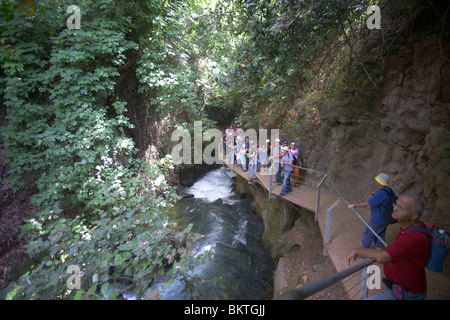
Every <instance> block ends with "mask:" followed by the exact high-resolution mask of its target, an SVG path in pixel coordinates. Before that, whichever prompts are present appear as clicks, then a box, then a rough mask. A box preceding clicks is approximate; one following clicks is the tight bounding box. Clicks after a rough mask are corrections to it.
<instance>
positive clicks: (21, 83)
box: [0, 0, 194, 299]
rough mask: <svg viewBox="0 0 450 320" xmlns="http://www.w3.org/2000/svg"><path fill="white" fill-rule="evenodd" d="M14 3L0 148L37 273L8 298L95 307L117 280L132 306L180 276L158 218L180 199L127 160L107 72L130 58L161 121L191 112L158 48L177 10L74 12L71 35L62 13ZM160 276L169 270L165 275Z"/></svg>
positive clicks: (155, 166)
mask: <svg viewBox="0 0 450 320" xmlns="http://www.w3.org/2000/svg"><path fill="white" fill-rule="evenodd" d="M15 3H16V2H15V1H2V3H1V10H0V12H1V14H2V20H3V22H2V24H1V25H0V39H1V46H0V59H1V66H2V67H1V71H0V72H1V73H2V80H1V83H0V90H1V91H0V94H1V96H2V99H3V104H4V105H5V106H6V108H7V119H6V120H7V122H6V125H5V127H4V128H3V129H2V139H3V141H4V144H5V147H6V148H5V150H6V155H7V157H8V163H7V164H8V167H9V169H10V170H9V185H10V187H11V188H14V189H15V190H17V189H18V188H20V187H22V186H23V182H21V181H22V180H21V177H23V176H28V177H32V179H31V181H32V182H33V186H34V195H33V196H32V203H33V205H35V207H36V210H35V213H34V217H33V218H32V219H31V220H30V221H28V223H27V225H26V226H25V227H24V229H23V234H24V235H26V236H27V237H28V238H29V243H28V245H27V251H28V253H29V255H30V257H34V258H36V259H37V260H36V261H37V264H36V265H35V267H34V268H33V269H32V270H30V271H29V272H28V273H27V274H26V275H24V276H23V277H22V278H21V279H20V281H18V282H17V284H16V285H15V286H13V291H12V292H11V293H10V297H15V298H27V299H29V298H31V299H42V298H81V297H89V298H95V297H97V296H98V295H99V294H100V289H101V294H104V293H106V292H108V291H109V290H110V285H111V283H112V281H114V280H115V279H118V278H123V277H127V278H128V279H129V280H130V281H132V282H133V283H134V284H135V292H136V293H137V294H138V296H139V295H141V294H143V293H144V291H145V290H146V289H147V288H148V287H149V285H150V284H151V283H152V281H154V280H155V279H157V276H159V277H161V275H164V277H166V278H163V279H166V280H168V281H173V279H174V277H175V276H177V274H178V276H179V275H180V274H182V275H183V276H186V275H187V273H186V271H187V266H188V264H190V263H192V261H190V258H189V255H187V254H186V252H185V251H183V249H180V250H177V249H175V247H174V245H173V244H172V243H171V242H170V241H168V240H167V239H168V238H167V236H168V235H169V234H170V235H172V237H175V238H176V239H179V240H181V239H180V238H181V237H182V236H183V235H185V234H186V232H188V230H185V231H183V233H180V234H179V233H177V232H175V231H174V230H173V227H172V223H171V222H170V221H168V219H167V217H166V216H165V214H164V209H165V208H166V207H168V206H170V205H171V203H173V201H176V200H177V199H178V198H179V197H178V196H177V195H176V193H175V190H174V188H172V187H170V186H169V185H168V184H167V183H166V182H165V180H164V179H161V178H162V173H163V170H165V168H166V167H167V163H168V161H167V159H162V161H161V162H160V163H158V162H157V163H152V164H148V163H145V162H143V161H142V160H139V159H136V157H135V154H136V149H135V147H134V142H133V141H132V140H131V139H130V138H129V137H127V136H126V135H125V134H124V132H125V131H126V130H127V129H129V128H130V127H131V123H130V121H129V119H128V118H127V116H126V112H127V101H121V100H119V99H118V96H117V94H116V91H117V83H119V81H118V79H119V76H120V74H119V72H118V68H120V67H121V66H122V65H125V64H126V62H127V61H128V59H129V58H130V56H131V55H132V54H138V55H141V59H142V60H141V63H140V65H139V67H138V69H137V71H136V73H137V74H138V75H139V77H140V80H141V84H142V88H141V92H145V91H146V90H152V89H154V88H155V87H157V89H158V95H159V96H161V97H163V98H157V99H154V100H153V101H150V103H149V106H153V107H154V108H155V107H156V108H157V109H158V112H165V113H170V112H171V111H172V109H171V108H172V107H173V106H174V105H175V103H178V102H179V101H180V100H183V101H185V103H184V104H183V107H184V108H188V106H189V107H191V106H192V104H193V101H192V95H193V94H192V92H190V91H189V81H188V77H189V74H188V73H187V71H186V70H189V68H188V67H185V68H184V69H183V66H180V63H182V62H180V60H179V57H174V58H172V61H168V57H167V56H170V55H171V52H169V48H170V43H169V42H168V41H166V42H165V37H169V36H170V35H172V34H170V30H172V32H175V33H176V32H178V31H179V30H180V28H181V27H180V26H179V25H177V23H178V22H177V21H178V18H177V15H178V14H179V13H177V11H182V9H183V5H182V4H178V6H177V5H176V4H170V3H166V1H126V2H125V1H115V2H114V1H109V0H100V1H97V0H96V1H90V0H83V1H81V0H80V1H77V5H78V6H79V7H80V9H81V29H78V30H77V29H68V27H67V26H66V20H67V18H68V16H69V14H68V13H66V9H67V7H68V6H69V5H71V4H73V3H72V1H27V2H23V4H22V6H21V7H17V6H16V5H15ZM28 4H29V5H28ZM174 26H175V27H176V28H175V29H173V28H172V27H174ZM167 32H169V34H167ZM149 34H151V35H152V36H151V37H148V35H149ZM136 52H137V53H136ZM176 54H177V55H178V54H179V51H177V52H176ZM173 55H175V54H173ZM163 66H164V67H166V68H170V70H167V69H164V68H163ZM164 74H166V75H167V76H166V77H164V76H163V75H164ZM180 86H181V87H182V88H180ZM168 96H170V97H171V98H170V99H169V98H168ZM193 108H194V107H191V109H193ZM169 165H170V163H169ZM72 265H75V266H78V267H79V268H80V270H81V272H82V278H81V280H82V283H81V289H80V290H68V287H67V283H66V280H67V279H68V277H69V276H70V275H71V274H70V273H66V272H67V270H68V267H69V266H72ZM171 265H172V266H174V265H176V266H177V268H171V269H170V272H169V274H167V270H168V268H169V267H170V266H171ZM118 293H119V292H118V291H117V289H114V290H113V291H112V292H111V294H110V297H116V296H117V295H118Z"/></svg>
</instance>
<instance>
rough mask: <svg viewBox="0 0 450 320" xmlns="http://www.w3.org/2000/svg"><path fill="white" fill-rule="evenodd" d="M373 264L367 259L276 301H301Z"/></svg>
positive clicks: (290, 292)
mask: <svg viewBox="0 0 450 320" xmlns="http://www.w3.org/2000/svg"><path fill="white" fill-rule="evenodd" d="M374 262H375V260H374V259H369V260H368V261H365V262H362V263H360V264H358V265H356V266H353V267H350V268H348V269H345V270H342V271H340V272H337V273H334V274H332V275H330V276H328V277H325V278H322V279H320V280H317V281H314V282H312V283H310V284H307V285H306V286H303V287H301V288H297V289H294V290H291V291H288V292H286V293H284V294H283V295H282V296H281V297H279V298H278V299H277V300H303V299H306V298H308V297H309V296H311V295H313V294H315V293H317V292H319V291H321V290H323V289H325V288H327V287H329V286H331V285H333V284H335V283H337V282H339V281H341V280H343V279H345V278H347V277H349V276H351V275H352V274H354V273H356V272H358V271H360V270H362V269H364V268H366V267H368V266H369V265H371V264H373V263H374Z"/></svg>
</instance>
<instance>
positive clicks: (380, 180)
mask: <svg viewBox="0 0 450 320" xmlns="http://www.w3.org/2000/svg"><path fill="white" fill-rule="evenodd" d="M375 181H376V182H377V185H378V190H377V191H376V192H375V193H374V194H373V196H372V197H371V198H370V199H369V200H367V201H364V202H361V203H356V204H350V205H348V207H349V208H365V207H370V220H369V222H368V225H369V226H370V227H371V228H372V229H373V231H375V232H376V234H377V235H378V236H379V237H380V238H381V239H382V240H383V241H384V239H385V236H386V229H387V226H388V224H387V223H386V221H385V220H384V218H383V213H384V211H385V210H386V209H385V207H386V205H387V203H388V201H389V194H390V193H391V192H393V191H392V190H391V188H389V187H388V185H389V184H388V181H389V176H388V175H387V174H385V173H380V174H379V175H378V176H376V177H375ZM373 242H375V245H376V246H377V247H378V248H384V244H383V243H382V242H381V241H380V240H379V239H378V238H377V237H376V236H375V235H374V234H373V232H372V231H371V230H370V229H369V228H368V227H366V228H365V229H364V231H363V235H362V239H361V243H362V247H363V248H369V247H370V246H371V245H372V243H373Z"/></svg>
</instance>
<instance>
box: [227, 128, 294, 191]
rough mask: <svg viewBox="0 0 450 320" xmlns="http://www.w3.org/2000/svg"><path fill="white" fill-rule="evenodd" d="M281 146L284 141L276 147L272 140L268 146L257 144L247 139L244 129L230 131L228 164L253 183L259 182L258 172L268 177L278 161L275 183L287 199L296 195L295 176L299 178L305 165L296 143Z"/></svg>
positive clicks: (285, 142) (277, 143)
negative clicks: (301, 168)
mask: <svg viewBox="0 0 450 320" xmlns="http://www.w3.org/2000/svg"><path fill="white" fill-rule="evenodd" d="M227 135H228V136H231V137H232V138H230V137H227ZM280 142H281V141H280V139H275V141H274V144H273V145H272V142H271V141H270V139H267V140H266V143H265V144H263V145H261V146H260V145H258V143H257V142H255V141H251V140H250V141H249V137H246V136H244V131H243V130H242V129H240V128H236V126H234V127H230V128H229V129H228V130H225V131H224V134H223V144H224V155H225V157H226V162H227V163H228V164H230V165H231V167H233V166H237V167H240V168H242V170H243V171H244V172H246V173H247V174H248V178H249V180H252V179H254V178H256V173H257V172H263V173H266V174H267V171H268V168H269V167H270V166H271V164H272V163H274V161H275V160H278V161H276V162H278V167H277V168H276V174H275V180H274V182H275V183H277V184H279V185H283V187H282V189H281V193H280V195H285V194H286V193H288V192H291V191H292V185H291V176H292V174H294V176H297V177H298V174H299V169H298V167H301V166H302V163H301V161H300V151H299V150H298V148H297V146H296V143H295V142H291V143H289V142H288V141H287V140H284V141H283V144H281V143H280ZM276 162H275V164H276Z"/></svg>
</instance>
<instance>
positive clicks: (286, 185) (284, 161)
mask: <svg viewBox="0 0 450 320" xmlns="http://www.w3.org/2000/svg"><path fill="white" fill-rule="evenodd" d="M281 150H282V152H283V157H282V158H281V166H282V167H283V170H284V180H283V187H282V188H281V193H280V196H284V195H285V194H286V193H288V192H291V191H292V187H291V178H290V177H291V174H292V172H293V171H294V167H293V166H292V162H293V161H294V157H293V156H292V154H291V153H289V147H287V146H286V147H282V148H281Z"/></svg>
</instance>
